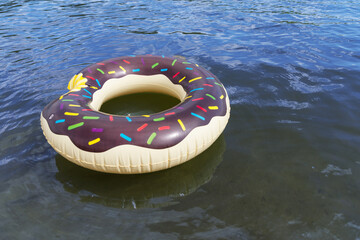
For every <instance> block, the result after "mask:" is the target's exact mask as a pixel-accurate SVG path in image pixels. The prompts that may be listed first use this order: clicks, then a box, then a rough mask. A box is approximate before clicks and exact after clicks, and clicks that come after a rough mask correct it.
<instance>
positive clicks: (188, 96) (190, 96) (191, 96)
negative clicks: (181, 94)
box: [184, 96, 192, 100]
mask: <svg viewBox="0 0 360 240" xmlns="http://www.w3.org/2000/svg"><path fill="white" fill-rule="evenodd" d="M191 97H192V96H187V97H186V98H185V99H188V98H191ZM185 99H184V100H185Z"/></svg>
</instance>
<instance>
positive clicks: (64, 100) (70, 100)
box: [61, 99, 74, 102]
mask: <svg viewBox="0 0 360 240" xmlns="http://www.w3.org/2000/svg"><path fill="white" fill-rule="evenodd" d="M61 101H63V102H72V101H74V100H72V99H63V100H61Z"/></svg>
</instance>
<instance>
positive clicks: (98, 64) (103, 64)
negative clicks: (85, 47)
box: [97, 63, 105, 65]
mask: <svg viewBox="0 0 360 240" xmlns="http://www.w3.org/2000/svg"><path fill="white" fill-rule="evenodd" d="M97 65H105V63H97Z"/></svg>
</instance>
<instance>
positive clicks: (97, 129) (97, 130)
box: [91, 128, 104, 132]
mask: <svg viewBox="0 0 360 240" xmlns="http://www.w3.org/2000/svg"><path fill="white" fill-rule="evenodd" d="M91 131H92V132H103V131H104V129H103V128H92V129H91Z"/></svg>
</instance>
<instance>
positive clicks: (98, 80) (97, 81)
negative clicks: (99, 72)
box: [96, 79, 101, 87]
mask: <svg viewBox="0 0 360 240" xmlns="http://www.w3.org/2000/svg"><path fill="white" fill-rule="evenodd" d="M96 82H97V84H98V85H99V87H101V85H100V82H99V80H97V79H96Z"/></svg>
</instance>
